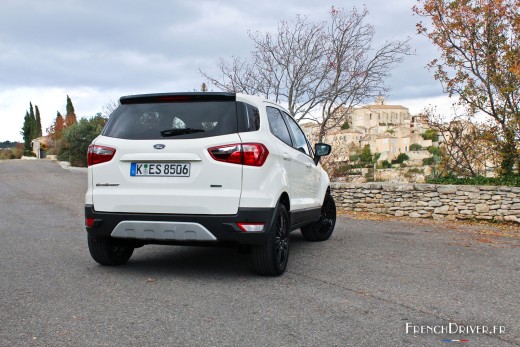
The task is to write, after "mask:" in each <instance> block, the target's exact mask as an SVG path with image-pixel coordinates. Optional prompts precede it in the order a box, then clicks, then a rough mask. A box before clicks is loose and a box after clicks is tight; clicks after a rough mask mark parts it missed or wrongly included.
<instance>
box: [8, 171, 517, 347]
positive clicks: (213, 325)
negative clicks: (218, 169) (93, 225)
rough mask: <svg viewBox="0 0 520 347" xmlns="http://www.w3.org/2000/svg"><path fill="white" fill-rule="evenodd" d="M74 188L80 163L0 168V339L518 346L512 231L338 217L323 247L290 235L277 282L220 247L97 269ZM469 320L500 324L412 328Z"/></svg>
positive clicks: (11, 342) (141, 256)
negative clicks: (480, 329) (446, 330)
mask: <svg viewBox="0 0 520 347" xmlns="http://www.w3.org/2000/svg"><path fill="white" fill-rule="evenodd" d="M85 190H86V174H85V172H82V171H69V170H64V169H62V168H61V167H59V166H58V165H57V164H55V163H52V162H48V161H6V162H0V237H1V239H0V293H1V297H0V346H444V345H446V344H447V343H448V342H443V340H445V339H452V340H455V339H467V340H469V342H467V343H465V344H464V345H468V346H520V255H519V253H520V252H519V250H520V242H519V241H520V240H518V239H515V238H501V237H495V236H490V235H487V236H486V237H485V238H482V237H481V235H480V236H479V234H476V232H475V230H472V229H471V227H467V228H466V229H465V230H464V231H460V230H453V228H446V226H445V225H444V224H439V223H433V222H431V223H419V224H417V223H415V224H414V223H412V222H411V221H404V222H403V221H395V220H389V221H388V220H387V221H373V220H356V219H352V218H349V217H348V216H341V217H339V219H338V224H337V227H336V230H335V233H334V235H333V237H332V238H331V239H330V240H329V241H327V242H323V243H308V242H305V241H304V240H303V239H302V237H301V235H300V234H299V232H295V233H294V234H293V235H292V238H291V242H292V244H291V255H290V261H289V267H288V271H287V273H286V274H285V275H283V276H281V277H278V278H265V277H258V276H256V275H255V274H254V273H253V271H252V264H251V262H250V259H249V256H248V255H243V254H239V253H238V252H237V251H235V250H230V249H213V248H197V247H173V246H145V247H143V248H140V249H137V250H136V251H135V253H134V255H133V257H132V258H131V259H130V261H129V262H128V264H126V265H125V266H121V267H103V266H100V265H98V264H97V263H95V262H94V261H93V260H92V259H91V258H90V255H89V253H88V249H87V242H86V233H85V231H84V228H83V222H84V220H83V194H84V192H85ZM489 228H490V230H491V229H492V227H489ZM480 230H482V228H481V229H480ZM407 323H408V327H409V333H408V334H407V332H406V327H407ZM450 323H451V325H450ZM482 325H485V326H487V327H489V328H491V327H493V326H497V329H498V330H497V331H499V329H500V327H499V326H502V327H503V329H504V331H505V332H504V333H503V334H476V333H473V334H434V333H432V332H431V331H430V332H429V333H416V334H413V329H414V328H413V327H414V326H416V327H417V329H419V327H421V326H422V327H423V329H427V328H426V327H427V326H429V327H431V329H433V328H434V327H437V328H436V329H437V331H438V332H439V331H440V330H439V329H441V327H443V326H445V327H451V328H452V329H454V328H455V327H456V326H459V327H460V326H473V327H475V329H476V326H482ZM423 332H426V330H423ZM448 345H449V343H448Z"/></svg>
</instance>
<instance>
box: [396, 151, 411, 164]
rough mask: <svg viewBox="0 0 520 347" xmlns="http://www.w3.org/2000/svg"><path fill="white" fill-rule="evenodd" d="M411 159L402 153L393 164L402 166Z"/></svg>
mask: <svg viewBox="0 0 520 347" xmlns="http://www.w3.org/2000/svg"><path fill="white" fill-rule="evenodd" d="M408 159H410V157H408V156H407V155H406V153H400V154H399V155H398V156H397V158H396V159H394V160H392V164H401V163H402V162H403V161H405V160H408Z"/></svg>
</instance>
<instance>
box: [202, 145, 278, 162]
mask: <svg viewBox="0 0 520 347" xmlns="http://www.w3.org/2000/svg"><path fill="white" fill-rule="evenodd" d="M208 152H209V154H210V155H211V157H212V158H213V159H215V160H216V161H222V162H225V163H231V164H242V165H248V166H262V165H264V163H265V161H266V159H267V156H268V155H269V151H268V150H267V148H266V147H265V146H264V145H263V144H261V143H235V144H231V145H225V146H218V147H211V148H208Z"/></svg>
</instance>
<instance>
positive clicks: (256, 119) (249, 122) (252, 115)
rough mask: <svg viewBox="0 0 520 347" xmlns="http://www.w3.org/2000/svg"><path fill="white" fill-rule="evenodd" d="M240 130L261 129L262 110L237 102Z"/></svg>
mask: <svg viewBox="0 0 520 347" xmlns="http://www.w3.org/2000/svg"><path fill="white" fill-rule="evenodd" d="M237 111H238V112H237V114H238V129H239V132H247V131H257V130H258V129H260V111H259V110H258V108H256V107H254V106H251V105H249V104H246V103H243V102H237Z"/></svg>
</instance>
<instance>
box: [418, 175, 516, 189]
mask: <svg viewBox="0 0 520 347" xmlns="http://www.w3.org/2000/svg"><path fill="white" fill-rule="evenodd" d="M426 183H432V184H456V185H478V186H513V187H520V175H510V176H500V177H484V176H476V177H456V176H445V177H437V178H427V179H426Z"/></svg>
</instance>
